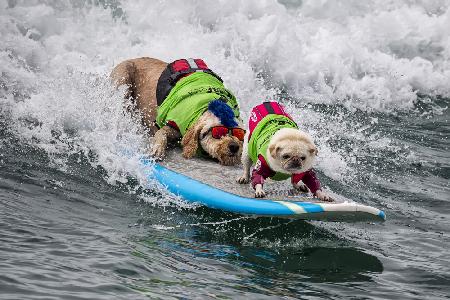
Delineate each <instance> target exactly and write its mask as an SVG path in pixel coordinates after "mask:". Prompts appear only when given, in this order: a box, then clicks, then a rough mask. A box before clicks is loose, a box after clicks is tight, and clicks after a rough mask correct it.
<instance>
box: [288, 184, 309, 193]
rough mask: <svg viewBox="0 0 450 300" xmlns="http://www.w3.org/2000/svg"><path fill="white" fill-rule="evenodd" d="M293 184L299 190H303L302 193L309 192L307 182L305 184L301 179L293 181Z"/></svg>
mask: <svg viewBox="0 0 450 300" xmlns="http://www.w3.org/2000/svg"><path fill="white" fill-rule="evenodd" d="M292 186H293V187H294V189H296V190H297V191H299V192H302V193H308V192H309V189H308V187H307V186H306V184H304V183H303V182H301V181H299V182H292Z"/></svg>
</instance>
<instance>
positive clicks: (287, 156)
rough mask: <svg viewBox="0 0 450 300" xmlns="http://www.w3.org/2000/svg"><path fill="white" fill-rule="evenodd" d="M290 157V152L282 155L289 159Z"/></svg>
mask: <svg viewBox="0 0 450 300" xmlns="http://www.w3.org/2000/svg"><path fill="white" fill-rule="evenodd" d="M289 157H291V156H290V155H289V154H284V155H283V156H282V158H283V159H289Z"/></svg>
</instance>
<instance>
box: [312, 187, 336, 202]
mask: <svg viewBox="0 0 450 300" xmlns="http://www.w3.org/2000/svg"><path fill="white" fill-rule="evenodd" d="M315 195H316V197H317V198H319V199H320V200H321V201H327V202H333V201H334V199H333V198H331V197H330V196H328V195H327V194H326V193H324V192H322V191H320V190H319V191H316V194H315Z"/></svg>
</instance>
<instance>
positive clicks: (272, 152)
mask: <svg viewBox="0 0 450 300" xmlns="http://www.w3.org/2000/svg"><path fill="white" fill-rule="evenodd" d="M280 149H281V148H280V147H279V146H276V145H274V144H272V145H270V146H269V153H270V155H272V157H276V156H277V154H278V152H280Z"/></svg>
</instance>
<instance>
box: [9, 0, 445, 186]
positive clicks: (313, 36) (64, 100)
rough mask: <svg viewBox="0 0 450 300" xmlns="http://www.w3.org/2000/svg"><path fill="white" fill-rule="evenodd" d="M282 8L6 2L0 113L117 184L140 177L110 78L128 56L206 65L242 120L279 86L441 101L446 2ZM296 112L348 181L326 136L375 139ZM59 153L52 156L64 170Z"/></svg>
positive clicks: (331, 167)
mask: <svg viewBox="0 0 450 300" xmlns="http://www.w3.org/2000/svg"><path fill="white" fill-rule="evenodd" d="M280 2H282V3H280ZM280 2H277V1H275V0H262V1H259V0H258V1H256V0H251V1H238V0H229V1H214V2H210V1H181V0H178V1H171V0H169V1H158V2H148V1H132V2H128V1H126V2H124V3H121V4H119V6H120V8H117V7H115V2H111V4H109V5H108V7H107V8H103V7H102V6H95V5H90V4H87V3H82V2H76V3H75V2H71V1H58V2H48V1H8V2H5V1H2V2H0V35H1V36H0V42H1V45H0V71H1V77H0V105H1V112H2V113H3V114H4V115H8V118H11V124H12V127H13V128H14V130H16V132H17V133H18V134H19V135H20V136H21V137H22V138H24V139H26V140H28V141H30V142H33V143H35V144H36V145H37V146H39V147H41V148H43V149H46V151H47V152H48V153H49V154H50V155H53V154H64V153H74V152H83V153H86V155H87V154H88V153H89V152H93V153H95V157H96V158H95V160H93V161H92V163H93V164H97V165H101V166H102V167H104V168H105V169H106V170H107V172H108V174H109V176H108V180H109V181H110V182H115V181H124V180H125V177H124V175H123V174H125V173H131V174H133V175H134V176H136V177H138V178H140V177H141V178H143V176H142V174H138V173H136V172H137V171H136V170H138V169H139V168H138V156H134V157H131V158H130V157H123V156H120V155H118V154H117V153H118V149H121V147H126V146H129V145H130V144H131V145H135V146H136V147H140V148H139V149H140V151H141V152H145V150H146V149H145V146H144V145H145V136H144V135H143V134H142V131H141V128H140V126H139V124H137V123H136V122H133V121H132V120H130V119H129V118H128V117H126V116H125V115H124V114H123V113H122V100H121V93H120V91H118V92H115V91H113V90H112V89H111V87H110V85H109V82H108V74H109V72H110V71H111V69H112V68H113V67H114V65H115V64H117V63H118V62H120V61H122V60H124V59H127V58H132V57H139V56H151V57H158V58H160V59H163V60H166V61H170V60H173V59H176V58H180V57H202V58H204V59H205V60H206V61H207V63H208V64H209V65H210V67H211V68H213V69H214V70H215V71H217V73H219V74H220V75H221V76H222V78H223V79H224V81H225V83H226V85H227V86H228V87H229V88H230V89H231V90H233V91H234V92H235V94H236V95H237V97H238V98H239V100H240V103H241V107H242V110H243V115H244V117H246V116H247V113H248V111H249V110H250V108H251V107H252V106H253V105H255V104H257V103H258V102H260V101H261V100H264V99H273V98H275V97H276V95H277V94H278V93H279V92H280V89H283V90H284V91H285V92H287V93H288V95H289V96H291V97H293V98H296V99H300V100H301V101H302V102H303V103H306V102H309V103H328V104H344V105H345V106H346V107H347V108H349V109H351V110H354V109H356V108H358V109H362V110H369V111H371V110H375V111H381V112H386V111H391V110H393V109H401V110H408V109H410V108H411V107H412V105H413V103H414V102H415V101H416V99H417V94H418V93H421V94H426V95H430V96H433V95H442V96H445V97H449V96H450V85H449V84H448V82H450V35H449V34H448V28H450V9H449V6H450V3H449V2H448V1H444V0H442V1H439V0H436V1H418V0H417V1H412V0H405V1H388V0H380V1H371V2H362V1H326V0H322V1H316V0H306V1H299V2H298V3H297V2H291V1H280ZM122 12H123V13H122ZM293 114H294V116H295V117H296V119H298V120H300V123H301V124H302V125H303V126H304V127H305V128H306V129H307V130H308V131H310V132H311V133H312V135H313V136H315V138H316V141H317V142H318V144H319V146H320V149H321V150H320V151H321V158H320V159H319V162H318V163H319V168H320V169H322V170H323V171H324V173H325V174H326V175H327V176H329V177H331V178H334V179H336V180H339V179H342V178H344V179H347V180H351V179H352V177H351V176H352V171H353V170H352V169H351V167H350V166H349V165H351V163H352V160H354V155H351V154H349V153H348V152H347V151H346V150H345V149H344V148H343V147H342V148H337V149H336V147H332V146H330V144H329V143H328V139H329V137H330V136H334V137H336V136H337V137H342V138H351V139H353V140H364V141H365V140H368V141H369V142H371V141H372V144H373V145H374V147H377V145H381V144H380V143H379V142H375V141H374V140H375V138H373V139H371V138H370V137H369V138H368V137H367V134H365V133H364V132H358V131H357V130H354V129H355V127H354V125H355V124H354V123H352V122H350V123H349V122H348V121H347V120H345V119H342V118H341V119H339V118H335V119H333V120H330V119H327V118H325V117H324V116H323V115H321V114H319V113H315V112H314V111H313V110H312V109H308V107H305V108H304V110H303V111H294V112H293ZM357 127H358V126H357ZM359 128H361V126H359ZM361 130H363V129H361ZM383 145H389V141H384V142H383ZM61 157H63V156H62V155H54V160H53V162H54V163H55V164H59V165H61V166H63V165H64V159H62V158H61Z"/></svg>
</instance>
